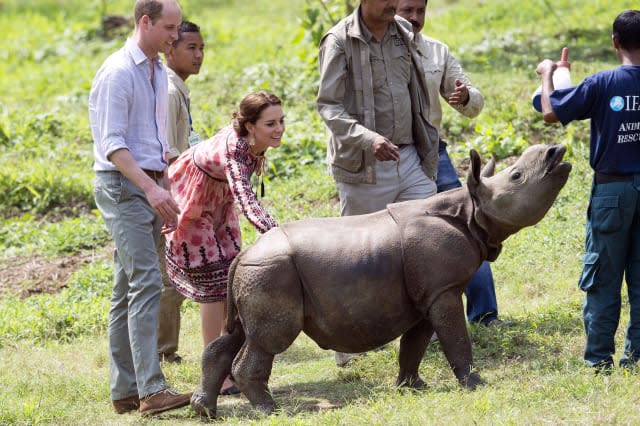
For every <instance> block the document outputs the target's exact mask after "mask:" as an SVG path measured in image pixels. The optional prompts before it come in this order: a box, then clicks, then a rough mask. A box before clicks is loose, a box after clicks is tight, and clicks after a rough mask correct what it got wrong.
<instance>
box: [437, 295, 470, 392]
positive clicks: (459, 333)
mask: <svg viewBox="0 0 640 426" xmlns="http://www.w3.org/2000/svg"><path fill="white" fill-rule="evenodd" d="M429 319H430V321H431V324H433V328H434V329H435V331H436V333H437V334H438V340H439V341H440V346H441V347H442V350H443V351H444V355H445V357H446V358H447V361H449V365H450V366H451V368H452V369H453V373H454V374H455V376H456V378H457V379H458V382H460V384H461V385H462V386H464V387H466V388H469V389H475V388H476V386H477V385H479V384H482V379H481V378H480V375H479V374H478V373H475V372H471V368H472V364H473V358H472V355H471V341H470V339H469V333H468V332H467V322H466V319H465V316H464V305H463V304H462V295H461V294H456V293H455V292H446V293H443V294H441V295H440V296H439V297H438V299H437V300H436V301H435V302H434V303H433V305H432V306H431V308H430V309H429Z"/></svg>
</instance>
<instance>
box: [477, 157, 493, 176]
mask: <svg viewBox="0 0 640 426" xmlns="http://www.w3.org/2000/svg"><path fill="white" fill-rule="evenodd" d="M495 170H496V157H494V156H493V155H492V156H491V160H489V162H488V163H487V165H486V166H484V167H483V169H482V173H480V176H482V177H483V178H489V177H491V176H493V173H494V172H495Z"/></svg>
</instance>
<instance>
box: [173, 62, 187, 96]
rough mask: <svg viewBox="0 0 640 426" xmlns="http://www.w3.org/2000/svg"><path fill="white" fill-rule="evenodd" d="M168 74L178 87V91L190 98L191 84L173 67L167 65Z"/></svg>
mask: <svg viewBox="0 0 640 426" xmlns="http://www.w3.org/2000/svg"><path fill="white" fill-rule="evenodd" d="M167 74H168V75H169V81H171V83H173V85H174V86H176V88H177V89H178V91H179V92H180V93H181V94H182V95H183V96H184V97H185V98H187V99H188V98H189V94H190V92H189V86H187V84H186V83H185V82H184V80H182V79H181V78H180V76H179V75H178V74H176V73H175V71H173V70H172V69H171V68H169V67H167Z"/></svg>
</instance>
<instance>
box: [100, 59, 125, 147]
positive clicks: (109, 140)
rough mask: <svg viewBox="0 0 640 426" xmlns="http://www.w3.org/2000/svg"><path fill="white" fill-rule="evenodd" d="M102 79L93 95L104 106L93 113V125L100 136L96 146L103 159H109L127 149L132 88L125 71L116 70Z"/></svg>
mask: <svg viewBox="0 0 640 426" xmlns="http://www.w3.org/2000/svg"><path fill="white" fill-rule="evenodd" d="M103 77H104V78H103V80H102V81H101V82H100V84H99V85H97V86H96V88H97V93H96V94H95V95H96V97H97V98H98V99H102V100H104V105H102V107H101V108H97V109H96V111H95V112H96V114H97V120H96V123H95V125H96V126H98V127H99V129H98V134H99V135H100V136H101V137H99V138H98V139H97V140H96V144H97V148H98V149H99V150H100V151H101V152H102V153H103V155H104V158H105V159H109V157H110V156H111V154H112V153H114V152H115V151H117V150H119V149H122V148H127V149H128V146H127V143H126V135H127V129H128V127H129V110H130V104H129V103H130V102H129V100H130V99H131V97H132V95H131V91H132V90H133V87H132V84H131V82H130V81H131V78H130V77H129V76H128V75H127V72H126V71H125V70H117V71H114V72H113V73H110V74H107V75H103Z"/></svg>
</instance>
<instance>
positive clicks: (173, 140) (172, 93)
mask: <svg viewBox="0 0 640 426" xmlns="http://www.w3.org/2000/svg"><path fill="white" fill-rule="evenodd" d="M170 84H171V83H170ZM169 87H170V90H169V93H168V99H169V102H168V105H167V145H169V154H168V160H169V164H171V163H173V161H175V159H176V158H178V157H179V156H180V149H178V147H179V146H180V145H179V144H178V137H179V135H178V117H179V113H180V108H181V102H182V99H180V94H179V93H178V92H177V90H171V85H170V86H169Z"/></svg>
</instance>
